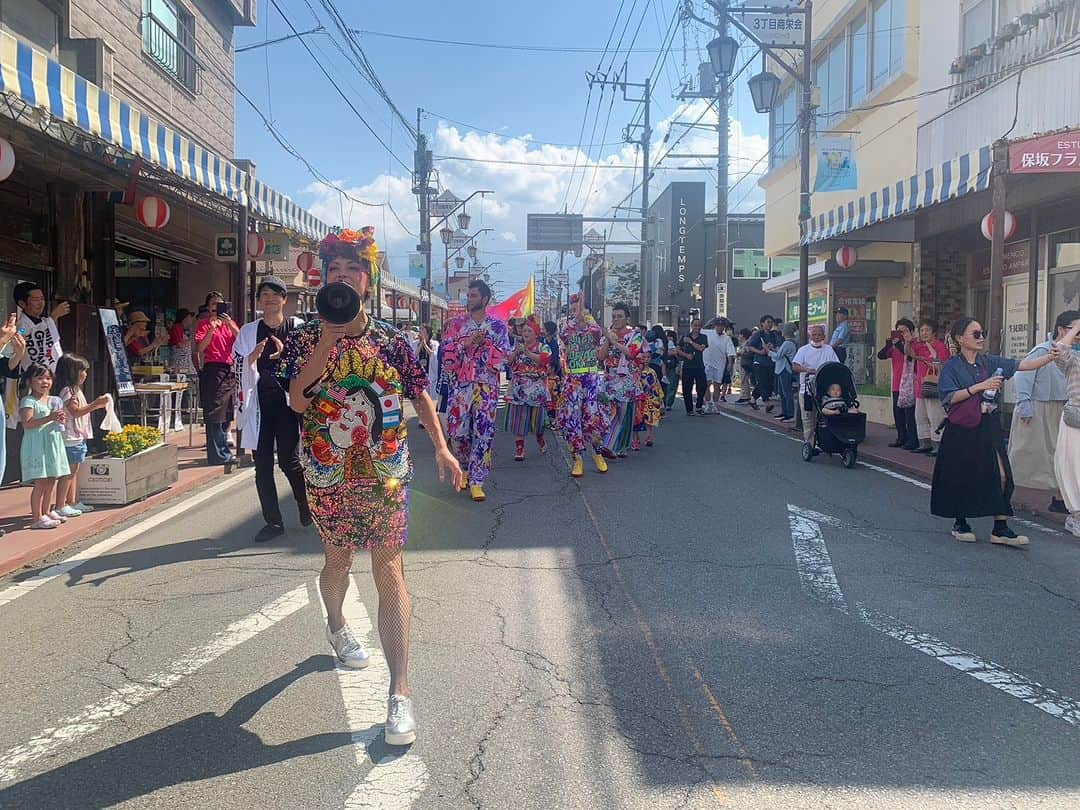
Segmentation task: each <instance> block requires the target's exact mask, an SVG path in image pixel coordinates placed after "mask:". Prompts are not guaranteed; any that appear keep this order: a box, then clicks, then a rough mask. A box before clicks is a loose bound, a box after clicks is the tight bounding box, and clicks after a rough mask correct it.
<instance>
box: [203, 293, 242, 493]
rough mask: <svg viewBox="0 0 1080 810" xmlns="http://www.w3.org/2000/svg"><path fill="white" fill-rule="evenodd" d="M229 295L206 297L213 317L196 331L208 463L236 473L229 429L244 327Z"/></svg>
mask: <svg viewBox="0 0 1080 810" xmlns="http://www.w3.org/2000/svg"><path fill="white" fill-rule="evenodd" d="M224 301H225V296H223V295H222V294H221V293H219V292H217V291H216V290H215V291H214V292H212V293H209V294H208V295H207V296H206V307H207V310H208V312H209V315H210V317H209V318H208V319H207V320H205V321H203V322H201V323H200V324H199V327H198V329H196V331H195V346H196V348H197V350H198V352H199V355H200V356H201V357H202V359H203V362H202V370H201V371H200V372H199V398H200V400H201V401H202V409H203V421H204V422H205V423H206V463H207V464H224V465H225V472H232V465H233V462H234V461H235V456H234V455H233V452H232V450H230V449H229V443H228V437H227V435H226V432H225V429H226V427H227V426H228V424H229V422H231V421H232V418H233V403H234V402H235V399H236V377H235V375H234V374H233V367H232V364H233V344H234V343H235V342H236V336H237V334H238V333H239V332H240V327H239V326H237V324H236V321H234V320H233V319H232V314H231V313H230V312H229V310H228V307H224V306H221V304H223V303H224Z"/></svg>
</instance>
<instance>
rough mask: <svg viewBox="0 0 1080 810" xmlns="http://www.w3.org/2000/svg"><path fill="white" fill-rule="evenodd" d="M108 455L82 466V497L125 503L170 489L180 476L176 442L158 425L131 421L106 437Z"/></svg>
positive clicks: (87, 499)
mask: <svg viewBox="0 0 1080 810" xmlns="http://www.w3.org/2000/svg"><path fill="white" fill-rule="evenodd" d="M105 448H106V451H107V452H106V453H105V455H104V456H99V457H94V458H91V459H88V460H87V462H86V463H85V464H83V465H82V466H81V467H80V468H79V497H80V498H81V499H82V500H83V501H84V502H85V503H90V504H110V505H124V504H128V503H131V502H132V501H137V500H139V499H140V498H145V497H146V496H148V495H153V494H154V493H155V492H161V491H162V490H165V489H168V488H169V485H170V484H175V483H176V481H177V479H178V478H179V477H180V473H179V468H178V467H177V457H176V445H174V444H168V443H166V442H164V441H163V440H162V436H161V433H160V432H159V431H157V430H156V429H154V428H148V427H142V426H140V425H127V426H125V427H124V429H123V430H121V431H120V432H119V433H110V434H109V435H107V436H106V437H105Z"/></svg>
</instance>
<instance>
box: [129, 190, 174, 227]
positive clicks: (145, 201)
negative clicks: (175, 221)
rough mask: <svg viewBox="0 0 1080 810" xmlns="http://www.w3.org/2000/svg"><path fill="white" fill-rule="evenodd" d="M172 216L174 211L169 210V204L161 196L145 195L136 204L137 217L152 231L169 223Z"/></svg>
mask: <svg viewBox="0 0 1080 810" xmlns="http://www.w3.org/2000/svg"><path fill="white" fill-rule="evenodd" d="M170 216H172V211H170V210H169V204H168V203H167V202H165V200H163V199H161V197H143V198H142V199H141V200H139V202H138V203H137V204H136V205H135V218H136V219H138V220H139V223H140V224H141V225H143V226H144V227H147V228H149V229H150V230H152V231H156V230H158V229H160V228H164V227H165V226H166V225H168V224H169V217H170Z"/></svg>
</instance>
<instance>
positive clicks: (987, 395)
mask: <svg viewBox="0 0 1080 810" xmlns="http://www.w3.org/2000/svg"><path fill="white" fill-rule="evenodd" d="M1004 374H1005V369H1003V368H999V369H998V370H997V371H995V372H994V376H995V377H1001V376H1002V375H1004ZM982 398H983V399H984V400H985V401H987V402H993V401H994V400H995V399H997V391H994V390H993V389H990V388H988V389H986V390H985V391H983V392H982Z"/></svg>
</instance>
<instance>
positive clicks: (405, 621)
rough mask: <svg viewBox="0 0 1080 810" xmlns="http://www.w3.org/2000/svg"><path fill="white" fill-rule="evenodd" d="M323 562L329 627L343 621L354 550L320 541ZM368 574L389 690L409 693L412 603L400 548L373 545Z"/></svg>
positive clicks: (338, 626)
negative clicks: (376, 602) (376, 601)
mask: <svg viewBox="0 0 1080 810" xmlns="http://www.w3.org/2000/svg"><path fill="white" fill-rule="evenodd" d="M323 549H324V550H325V553H326V563H325V565H323V569H322V571H321V572H320V574H319V591H320V593H321V594H322V598H323V603H324V604H325V605H326V615H327V618H328V620H329V622H330V630H331V631H332V632H336V631H337V630H339V629H341V626H342V625H343V624H345V617H344V616H343V615H342V612H341V606H342V605H343V604H344V602H345V594H346V593H347V592H348V590H349V570H350V568H351V567H352V561H353V551H352V549H348V548H341V547H340V546H332V545H330V544H328V543H327V544H323ZM371 574H372V576H373V577H374V579H375V588H376V590H377V591H378V592H379V640H380V641H381V642H382V648H383V654H384V655H386V662H387V664H388V665H389V667H390V693H391V694H395V695H409V694H410V692H409V672H408V669H409V625H410V623H411V619H412V604H411V603H410V601H409V592H408V591H407V590H406V589H405V568H404V560H403V555H402V550H401V549H400V548H373V549H372V550H371Z"/></svg>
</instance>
